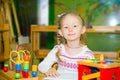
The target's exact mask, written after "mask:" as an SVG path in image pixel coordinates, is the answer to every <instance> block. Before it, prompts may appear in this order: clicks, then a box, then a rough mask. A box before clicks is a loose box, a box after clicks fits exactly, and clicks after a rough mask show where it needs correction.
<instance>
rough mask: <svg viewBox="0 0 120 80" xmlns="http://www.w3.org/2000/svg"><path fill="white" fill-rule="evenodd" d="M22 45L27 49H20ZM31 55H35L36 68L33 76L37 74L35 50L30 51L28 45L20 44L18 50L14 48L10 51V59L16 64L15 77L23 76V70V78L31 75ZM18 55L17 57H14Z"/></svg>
mask: <svg viewBox="0 0 120 80" xmlns="http://www.w3.org/2000/svg"><path fill="white" fill-rule="evenodd" d="M20 47H24V48H26V50H19V48H20ZM31 55H33V56H34V65H33V66H35V67H34V69H32V71H33V72H32V76H33V77H36V76H37V65H36V56H35V54H34V53H33V52H30V51H28V49H27V47H25V46H21V45H19V46H18V48H17V50H12V51H11V52H10V60H11V61H12V62H13V63H14V64H15V71H16V73H15V78H16V79H19V78H21V72H22V77H23V78H28V77H29V71H30V70H29V67H30V58H31ZM14 57H16V58H14Z"/></svg>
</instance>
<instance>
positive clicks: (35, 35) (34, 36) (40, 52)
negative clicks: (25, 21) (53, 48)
mask: <svg viewBox="0 0 120 80" xmlns="http://www.w3.org/2000/svg"><path fill="white" fill-rule="evenodd" d="M56 31H57V26H55V25H51V26H40V25H31V50H32V51H34V52H36V56H37V58H39V59H40V58H41V59H42V58H44V57H45V56H46V55H47V54H48V52H49V51H50V50H49V49H40V46H39V45H40V37H39V36H40V32H56Z"/></svg>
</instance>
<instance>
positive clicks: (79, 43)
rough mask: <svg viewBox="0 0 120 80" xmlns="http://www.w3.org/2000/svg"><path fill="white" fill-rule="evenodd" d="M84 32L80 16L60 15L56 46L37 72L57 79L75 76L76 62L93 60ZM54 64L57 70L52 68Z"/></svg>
mask: <svg viewBox="0 0 120 80" xmlns="http://www.w3.org/2000/svg"><path fill="white" fill-rule="evenodd" d="M85 31H86V27H85V22H84V20H83V19H82V17H81V16H80V15H78V14H76V13H65V14H62V15H61V16H60V18H59V21H58V34H59V35H58V38H57V39H58V41H57V42H58V44H57V45H55V47H54V48H53V49H52V50H51V51H50V52H49V53H48V55H47V57H46V58H45V59H44V60H43V61H42V62H41V63H40V64H39V65H38V69H39V71H41V72H43V73H45V74H46V76H49V77H59V76H60V75H62V74H63V73H70V74H73V73H74V74H76V75H77V71H78V70H77V68H78V66H77V61H80V60H85V59H93V58H94V56H93V52H92V51H91V50H90V49H89V48H88V47H87V45H85V41H84V40H85V36H84V34H85ZM56 62H57V63H58V69H57V70H56V69H55V68H53V67H52V65H53V64H54V63H56ZM74 80H75V79H74ZM76 80H77V79H76Z"/></svg>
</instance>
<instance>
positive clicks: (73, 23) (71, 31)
mask: <svg viewBox="0 0 120 80" xmlns="http://www.w3.org/2000/svg"><path fill="white" fill-rule="evenodd" d="M85 30H86V29H85V27H83V26H82V20H80V19H79V18H78V17H77V16H74V15H66V16H65V17H64V18H63V19H62V21H61V29H60V30H59V34H60V35H61V36H63V37H64V38H65V39H66V40H67V41H72V40H76V39H79V40H80V36H81V34H83V33H84V32H85Z"/></svg>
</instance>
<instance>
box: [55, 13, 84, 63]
mask: <svg viewBox="0 0 120 80" xmlns="http://www.w3.org/2000/svg"><path fill="white" fill-rule="evenodd" d="M67 15H71V16H75V17H76V18H77V19H79V21H81V23H82V26H83V27H84V26H85V21H84V20H83V18H82V17H81V16H80V15H79V14H77V13H74V12H68V13H64V14H62V15H61V16H60V17H59V20H58V29H61V23H62V21H63V20H64V18H65V17H66V16H67ZM80 41H81V44H83V45H84V44H85V43H86V34H85V33H84V34H81V38H80ZM61 43H62V44H66V43H67V41H66V39H65V38H64V37H63V36H60V34H57V44H61ZM60 52H61V51H59V50H58V52H57V53H56V56H57V57H58V59H59V60H60V61H62V60H61V59H60V57H59V55H60Z"/></svg>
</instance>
